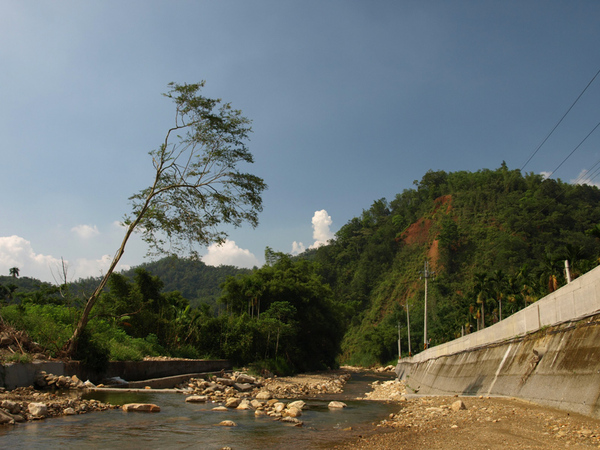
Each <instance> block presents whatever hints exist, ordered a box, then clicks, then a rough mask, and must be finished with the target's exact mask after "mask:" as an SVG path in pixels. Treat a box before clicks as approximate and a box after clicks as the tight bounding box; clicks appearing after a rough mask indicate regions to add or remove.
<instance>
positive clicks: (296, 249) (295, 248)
mask: <svg viewBox="0 0 600 450" xmlns="http://www.w3.org/2000/svg"><path fill="white" fill-rule="evenodd" d="M304 250H306V247H305V246H304V244H303V243H302V242H296V241H294V242H293V243H292V255H299V254H300V253H302V252H303V251H304Z"/></svg>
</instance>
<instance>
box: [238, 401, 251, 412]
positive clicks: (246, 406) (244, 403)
mask: <svg viewBox="0 0 600 450" xmlns="http://www.w3.org/2000/svg"><path fill="white" fill-rule="evenodd" d="M236 409H241V410H248V409H252V406H251V405H250V402H249V401H248V400H246V399H244V400H242V401H241V402H240V404H239V405H238V407H237V408H236Z"/></svg>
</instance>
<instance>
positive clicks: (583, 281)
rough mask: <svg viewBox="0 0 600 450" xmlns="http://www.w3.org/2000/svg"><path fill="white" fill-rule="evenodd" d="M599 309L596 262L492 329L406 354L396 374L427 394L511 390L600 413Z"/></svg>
mask: <svg viewBox="0 0 600 450" xmlns="http://www.w3.org/2000/svg"><path fill="white" fill-rule="evenodd" d="M599 310H600V268H596V269H594V270H593V271H590V272H589V273H587V274H586V275H584V276H582V277H580V278H578V279H577V280H575V281H574V282H572V283H571V284H569V285H567V286H565V287H563V288H561V289H559V290H558V291H556V292H554V293H553V294H552V295H549V296H548V297H545V298H544V299H541V300H539V301H538V302H536V303H534V304H533V305H531V306H529V307H528V308H526V309H524V310H522V311H520V312H519V313H517V314H515V315H514V316H511V317H509V318H508V319H506V320H504V321H502V322H500V323H498V324H496V325H494V326H492V327H489V328H488V329H486V330H482V331H479V332H477V333H473V334H471V335H468V336H465V337H463V338H460V339H457V340H455V341H452V342H449V343H447V344H444V345H440V346H438V347H433V348H431V349H428V350H426V351H424V352H422V353H420V354H418V355H415V356H414V357H412V358H403V359H401V360H400V361H399V363H398V366H397V368H396V373H397V374H398V376H399V377H400V378H401V379H404V380H406V382H407V385H408V387H409V388H410V389H412V390H414V391H415V392H418V393H420V394H463V395H507V396H513V397H519V398H523V399H526V400H531V401H534V402H536V403H540V404H544V405H549V406H554V407H558V408H561V409H566V410H570V411H575V412H579V413H582V414H586V415H591V416H594V417H600V311H599ZM465 338H466V339H465Z"/></svg>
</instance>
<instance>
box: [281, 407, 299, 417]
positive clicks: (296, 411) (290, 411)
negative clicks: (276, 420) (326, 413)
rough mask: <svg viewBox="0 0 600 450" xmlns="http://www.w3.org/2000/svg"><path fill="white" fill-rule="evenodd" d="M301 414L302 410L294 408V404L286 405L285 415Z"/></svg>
mask: <svg viewBox="0 0 600 450" xmlns="http://www.w3.org/2000/svg"><path fill="white" fill-rule="evenodd" d="M301 415H302V411H301V410H300V409H299V408H296V407H295V406H292V407H291V408H290V407H289V406H288V407H287V409H286V410H285V416H287V417H300V416H301Z"/></svg>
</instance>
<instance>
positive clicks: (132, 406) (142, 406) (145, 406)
mask: <svg viewBox="0 0 600 450" xmlns="http://www.w3.org/2000/svg"><path fill="white" fill-rule="evenodd" d="M122 409H123V411H125V412H132V411H136V412H160V406H158V405H154V404H153V403H126V404H125V405H123V408H122Z"/></svg>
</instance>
